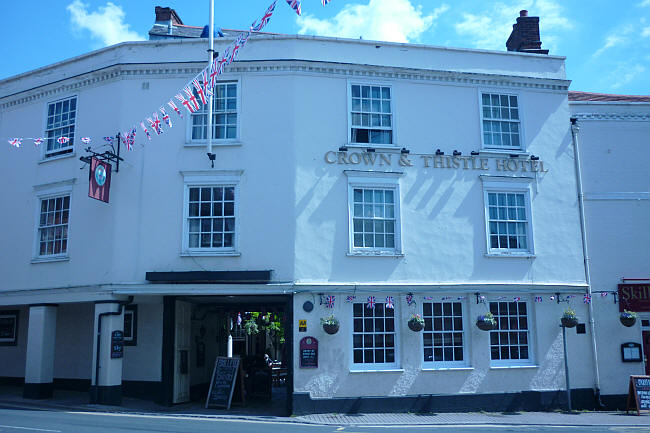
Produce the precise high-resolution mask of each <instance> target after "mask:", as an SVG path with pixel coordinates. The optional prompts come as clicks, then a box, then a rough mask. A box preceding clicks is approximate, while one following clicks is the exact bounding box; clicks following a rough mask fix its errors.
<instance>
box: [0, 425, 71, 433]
mask: <svg viewBox="0 0 650 433" xmlns="http://www.w3.org/2000/svg"><path fill="white" fill-rule="evenodd" d="M0 427H2V428H13V429H16V430H34V431H49V432H55V433H61V430H48V429H45V428H33V427H19V426H16V425H0Z"/></svg>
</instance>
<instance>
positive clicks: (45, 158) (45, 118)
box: [40, 95, 79, 162]
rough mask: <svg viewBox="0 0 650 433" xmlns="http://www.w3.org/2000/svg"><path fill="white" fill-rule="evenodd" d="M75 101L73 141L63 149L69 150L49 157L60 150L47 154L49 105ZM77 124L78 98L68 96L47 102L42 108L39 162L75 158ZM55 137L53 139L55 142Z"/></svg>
mask: <svg viewBox="0 0 650 433" xmlns="http://www.w3.org/2000/svg"><path fill="white" fill-rule="evenodd" d="M72 99H74V100H75V105H76V108H75V121H74V139H73V140H71V142H69V143H70V144H69V145H67V146H66V147H65V148H64V149H70V151H69V152H65V153H61V154H59V155H51V154H53V153H56V152H60V151H61V149H58V150H55V151H50V152H48V150H47V131H48V113H49V107H50V105H51V104H56V103H57V102H63V101H66V100H72ZM78 123H79V97H78V96H77V95H69V96H66V97H64V98H59V99H55V100H53V101H48V102H46V103H45V108H44V116H43V139H44V141H43V143H41V145H40V147H41V149H40V153H41V161H42V162H44V161H53V160H56V159H61V158H69V157H71V156H75V154H76V147H75V142H76V140H77V139H78V137H77V125H78ZM56 138H58V137H55V138H54V139H55V140H56Z"/></svg>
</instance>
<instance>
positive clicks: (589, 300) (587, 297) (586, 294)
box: [582, 293, 591, 304]
mask: <svg viewBox="0 0 650 433" xmlns="http://www.w3.org/2000/svg"><path fill="white" fill-rule="evenodd" d="M582 302H584V303H585V304H589V303H591V295H590V294H589V293H585V296H584V297H583V298H582Z"/></svg>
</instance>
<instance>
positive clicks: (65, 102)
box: [45, 96, 77, 158]
mask: <svg viewBox="0 0 650 433" xmlns="http://www.w3.org/2000/svg"><path fill="white" fill-rule="evenodd" d="M76 119H77V98H76V97H74V96H73V97H72V98H68V99H62V100H60V101H56V102H51V103H49V104H48V105H47V127H46V129H45V138H46V142H45V158H51V157H53V156H58V155H63V154H66V153H71V152H72V150H73V146H74V132H75V122H76Z"/></svg>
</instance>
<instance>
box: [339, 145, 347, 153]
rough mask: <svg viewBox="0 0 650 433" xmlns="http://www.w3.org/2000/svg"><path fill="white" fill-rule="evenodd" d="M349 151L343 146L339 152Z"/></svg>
mask: <svg viewBox="0 0 650 433" xmlns="http://www.w3.org/2000/svg"><path fill="white" fill-rule="evenodd" d="M347 151H348V147H347V146H341V147H339V152H347Z"/></svg>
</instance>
